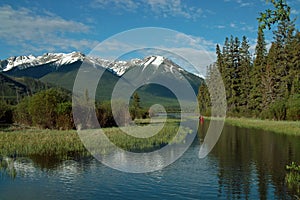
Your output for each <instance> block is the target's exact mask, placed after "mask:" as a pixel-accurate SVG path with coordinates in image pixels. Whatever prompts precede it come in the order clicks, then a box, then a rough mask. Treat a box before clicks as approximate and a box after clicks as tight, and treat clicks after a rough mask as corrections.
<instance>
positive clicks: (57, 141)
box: [0, 129, 86, 156]
mask: <svg viewBox="0 0 300 200" xmlns="http://www.w3.org/2000/svg"><path fill="white" fill-rule="evenodd" d="M72 153H86V149H85V148H84V146H83V144H82V143H81V141H80V138H79V137H78V135H77V133H76V131H57V130H39V129H27V130H17V131H12V132H10V131H8V132H3V131H1V132H0V155H6V156H28V155H67V154H72Z"/></svg>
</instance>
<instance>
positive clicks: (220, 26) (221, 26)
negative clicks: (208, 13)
mask: <svg viewBox="0 0 300 200" xmlns="http://www.w3.org/2000/svg"><path fill="white" fill-rule="evenodd" d="M217 28H218V29H223V28H226V26H223V25H218V26H217Z"/></svg>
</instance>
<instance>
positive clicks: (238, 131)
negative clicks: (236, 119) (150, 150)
mask: <svg viewBox="0 0 300 200" xmlns="http://www.w3.org/2000/svg"><path fill="white" fill-rule="evenodd" d="M207 127H208V122H204V124H203V125H199V132H198V137H197V138H196V140H194V143H193V144H192V146H191V147H190V148H189V149H188V151H186V152H185V153H184V155H183V156H182V157H181V158H180V159H179V160H177V161H176V162H175V163H173V164H171V165H169V166H167V167H166V168H164V169H162V170H160V171H156V172H152V173H146V174H128V173H122V172H118V171H116V170H113V169H110V168H108V167H106V166H104V165H102V164H101V163H100V162H98V161H97V160H95V159H94V158H92V157H68V158H67V159H61V158H58V157H51V156H46V157H44V156H32V157H30V158H6V157H0V175H1V177H0V178H1V179H0V199H1V200H2V199H20V198H22V199H34V196H33V195H40V196H39V197H41V196H43V197H44V199H74V198H76V199H99V198H100V197H101V198H103V199H136V198H139V199H154V198H157V199H161V198H162V199H184V198H188V199H293V198H294V195H295V194H297V191H296V190H295V189H293V188H291V189H289V188H288V187H287V185H286V183H285V176H286V170H285V165H286V164H289V163H291V161H300V138H299V137H293V136H283V135H277V134H272V133H267V132H264V131H258V130H252V129H243V128H238V127H232V126H228V125H226V126H225V127H224V131H223V133H222V135H221V138H220V140H219V141H218V142H217V144H216V146H215V148H214V149H213V151H212V152H211V153H210V154H209V155H208V156H207V157H206V158H204V159H199V158H198V152H199V148H200V146H199V144H200V143H202V142H203V138H204V136H205V131H206V129H207ZM115 156H118V157H119V158H122V162H128V159H127V158H126V156H124V155H115ZM160 156H161V155H160ZM164 156H170V157H172V156H176V149H174V150H173V151H169V154H168V155H164ZM119 158H118V159H116V160H120V159H119ZM156 159H157V160H161V161H163V158H162V157H157V158H156ZM145 160H146V161H147V162H149V163H151V159H149V160H147V159H145ZM11 180H13V181H11ZM20 195H21V196H20ZM298 195H299V194H298ZM36 198H38V196H36Z"/></svg>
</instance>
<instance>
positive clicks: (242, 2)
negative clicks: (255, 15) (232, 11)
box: [224, 0, 253, 7]
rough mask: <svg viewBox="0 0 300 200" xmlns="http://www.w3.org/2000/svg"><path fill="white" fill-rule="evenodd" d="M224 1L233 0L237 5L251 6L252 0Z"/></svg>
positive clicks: (225, 0)
mask: <svg viewBox="0 0 300 200" xmlns="http://www.w3.org/2000/svg"><path fill="white" fill-rule="evenodd" d="M224 2H235V3H237V4H238V5H239V7H249V6H253V2H245V1H243V0H224Z"/></svg>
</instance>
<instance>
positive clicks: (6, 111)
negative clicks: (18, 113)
mask: <svg viewBox="0 0 300 200" xmlns="http://www.w3.org/2000/svg"><path fill="white" fill-rule="evenodd" d="M12 113H13V112H12V107H11V106H10V105H8V104H7V103H6V102H5V101H0V123H12V121H13V120H12Z"/></svg>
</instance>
